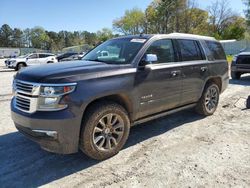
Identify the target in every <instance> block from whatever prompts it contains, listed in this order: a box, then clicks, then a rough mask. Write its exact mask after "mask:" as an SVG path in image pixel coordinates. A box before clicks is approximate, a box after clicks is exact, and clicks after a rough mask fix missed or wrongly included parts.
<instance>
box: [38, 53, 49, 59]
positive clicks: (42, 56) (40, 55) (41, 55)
mask: <svg viewBox="0 0 250 188" xmlns="http://www.w3.org/2000/svg"><path fill="white" fill-rule="evenodd" d="M45 57H49V54H39V58H45Z"/></svg>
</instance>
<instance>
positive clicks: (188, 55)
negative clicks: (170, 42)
mask: <svg viewBox="0 0 250 188" xmlns="http://www.w3.org/2000/svg"><path fill="white" fill-rule="evenodd" d="M177 42H178V44H179V48H180V52H181V56H182V61H194V60H203V59H204V58H203V56H202V53H201V50H200V48H199V46H198V44H197V42H196V41H194V40H177Z"/></svg>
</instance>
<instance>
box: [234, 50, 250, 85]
mask: <svg viewBox="0 0 250 188" xmlns="http://www.w3.org/2000/svg"><path fill="white" fill-rule="evenodd" d="M246 73H250V52H242V53H240V54H238V55H236V56H235V57H234V58H233V61H232V64H231V77H232V79H234V80H239V79H240V77H241V75H242V74H246Z"/></svg>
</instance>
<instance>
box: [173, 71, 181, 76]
mask: <svg viewBox="0 0 250 188" xmlns="http://www.w3.org/2000/svg"><path fill="white" fill-rule="evenodd" d="M180 73H181V71H179V70H178V71H171V77H176V76H178V75H179V74H180Z"/></svg>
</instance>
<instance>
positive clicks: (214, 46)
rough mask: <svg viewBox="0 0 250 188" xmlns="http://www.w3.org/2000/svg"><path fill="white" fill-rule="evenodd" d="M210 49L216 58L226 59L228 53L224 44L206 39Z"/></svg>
mask: <svg viewBox="0 0 250 188" xmlns="http://www.w3.org/2000/svg"><path fill="white" fill-rule="evenodd" d="M206 44H207V47H208V49H209V50H210V51H211V53H212V54H211V55H212V56H213V58H214V60H225V59H226V55H225V52H224V50H223V47H222V45H221V44H220V43H219V42H216V41H206Z"/></svg>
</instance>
